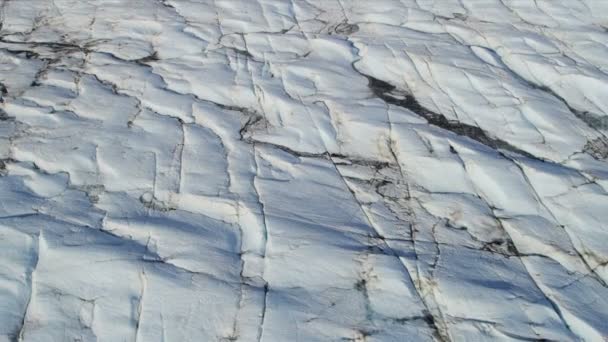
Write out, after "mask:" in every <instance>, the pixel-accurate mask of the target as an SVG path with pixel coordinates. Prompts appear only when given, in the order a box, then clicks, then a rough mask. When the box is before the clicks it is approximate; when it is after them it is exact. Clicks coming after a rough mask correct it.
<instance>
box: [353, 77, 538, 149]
mask: <svg viewBox="0 0 608 342" xmlns="http://www.w3.org/2000/svg"><path fill="white" fill-rule="evenodd" d="M362 75H363V76H365V77H366V78H367V80H368V81H369V83H368V86H369V88H370V90H371V91H372V92H373V93H374V95H376V96H377V97H379V98H381V99H382V100H383V101H384V102H386V103H389V104H392V105H395V106H399V107H402V108H406V109H409V110H411V111H412V112H414V113H416V114H418V115H419V116H421V117H423V118H425V119H426V120H427V121H428V122H429V124H431V125H434V126H437V127H440V128H443V129H445V130H448V131H450V132H452V133H455V134H457V135H460V136H464V137H468V138H470V139H473V140H475V141H477V142H479V143H482V144H484V145H486V146H489V147H491V148H493V149H503V150H508V151H511V152H515V153H518V154H521V155H523V156H526V157H529V158H533V159H540V158H538V157H536V156H534V155H532V154H530V153H528V152H526V151H523V150H520V149H518V148H517V147H515V146H512V145H511V144H509V143H507V142H505V141H503V140H500V139H496V138H492V137H489V136H488V135H487V134H486V132H484V130H482V129H481V128H479V127H477V126H471V125H467V124H465V123H462V122H459V121H454V120H448V119H447V118H446V117H445V116H443V115H442V114H438V113H435V112H433V111H431V110H429V109H427V108H425V107H423V106H422V105H421V104H420V103H419V102H418V101H417V100H416V98H415V97H414V96H413V95H411V94H407V93H404V92H399V95H396V94H395V95H393V94H394V93H396V90H397V87H395V86H394V85H392V84H390V83H388V82H385V81H383V80H380V79H377V78H374V77H372V76H369V75H364V74H362Z"/></svg>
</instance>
